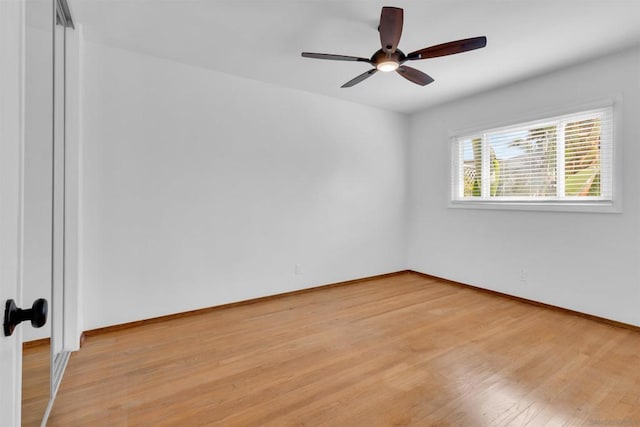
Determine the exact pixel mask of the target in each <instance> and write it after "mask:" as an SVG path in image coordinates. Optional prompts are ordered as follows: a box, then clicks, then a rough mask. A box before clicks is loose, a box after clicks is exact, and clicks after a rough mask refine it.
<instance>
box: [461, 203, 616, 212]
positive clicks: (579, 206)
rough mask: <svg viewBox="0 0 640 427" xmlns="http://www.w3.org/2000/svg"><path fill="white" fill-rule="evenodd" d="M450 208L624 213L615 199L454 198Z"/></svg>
mask: <svg viewBox="0 0 640 427" xmlns="http://www.w3.org/2000/svg"><path fill="white" fill-rule="evenodd" d="M448 207H449V208H450V209H492V210H514V211H539V212H584V213H622V209H621V208H620V204H619V203H616V202H613V201H602V200H598V201H586V202H585V201H582V202H571V201H557V200H554V201H546V202H543V201H540V202H529V201H496V200H492V201H489V200H482V201H480V200H452V201H450V202H449V206H448Z"/></svg>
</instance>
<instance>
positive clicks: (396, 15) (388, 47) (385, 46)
mask: <svg viewBox="0 0 640 427" xmlns="http://www.w3.org/2000/svg"><path fill="white" fill-rule="evenodd" d="M403 21H404V11H403V10H402V9H400V8H399V7H383V8H382V13H381V14H380V26H379V27H378V31H379V32H380V43H381V44H382V51H383V52H385V53H393V52H395V51H396V49H397V48H398V43H399V42H400V36H401V35H402V23H403Z"/></svg>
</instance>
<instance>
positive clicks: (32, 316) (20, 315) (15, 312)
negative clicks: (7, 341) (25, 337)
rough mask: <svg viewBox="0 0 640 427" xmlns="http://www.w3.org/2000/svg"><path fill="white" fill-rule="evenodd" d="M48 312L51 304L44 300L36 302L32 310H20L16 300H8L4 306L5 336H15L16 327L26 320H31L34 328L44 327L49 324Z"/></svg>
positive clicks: (40, 299)
mask: <svg viewBox="0 0 640 427" xmlns="http://www.w3.org/2000/svg"><path fill="white" fill-rule="evenodd" d="M48 311H49V304H48V303H47V300H46V299H44V298H39V299H37V300H35V301H34V303H33V305H32V306H31V308H28V309H26V310H23V309H21V308H18V307H17V306H16V302H15V301H14V300H12V299H10V300H8V301H7V303H6V304H5V306H4V336H5V337H8V336H9V335H11V334H13V330H14V329H15V328H16V326H18V325H19V324H20V323H21V322H24V321H25V320H30V321H31V325H32V326H33V327H34V328H41V327H43V326H44V324H45V323H47V312H48Z"/></svg>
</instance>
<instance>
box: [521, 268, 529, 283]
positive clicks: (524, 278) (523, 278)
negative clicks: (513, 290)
mask: <svg viewBox="0 0 640 427" xmlns="http://www.w3.org/2000/svg"><path fill="white" fill-rule="evenodd" d="M527 276H528V274H527V270H525V269H524V268H522V269H520V281H521V282H522V283H527Z"/></svg>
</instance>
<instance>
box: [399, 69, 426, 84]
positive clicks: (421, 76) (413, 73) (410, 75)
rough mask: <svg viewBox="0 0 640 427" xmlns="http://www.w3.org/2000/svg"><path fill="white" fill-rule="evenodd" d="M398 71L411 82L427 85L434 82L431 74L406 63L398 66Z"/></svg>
mask: <svg viewBox="0 0 640 427" xmlns="http://www.w3.org/2000/svg"><path fill="white" fill-rule="evenodd" d="M396 72H397V73H398V74H400V75H401V76H402V77H404V78H405V79H407V80H409V81H410V82H413V83H415V84H417V85H420V86H426V85H428V84H429V83H431V82H433V79H432V78H431V76H429V75H427V74H425V73H423V72H422V71H420V70H416V69H415V68H411V67H407V66H406V65H402V66H400V67H398V69H397V70H396Z"/></svg>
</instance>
